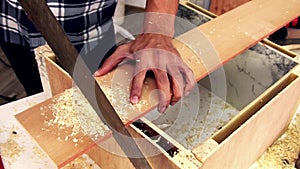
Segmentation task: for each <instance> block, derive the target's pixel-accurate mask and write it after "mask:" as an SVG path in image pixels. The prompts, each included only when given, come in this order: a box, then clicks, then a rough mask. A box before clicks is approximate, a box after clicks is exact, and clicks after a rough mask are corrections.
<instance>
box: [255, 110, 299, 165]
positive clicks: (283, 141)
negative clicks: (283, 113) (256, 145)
mask: <svg viewBox="0 0 300 169" xmlns="http://www.w3.org/2000/svg"><path fill="white" fill-rule="evenodd" d="M299 147H300V114H296V115H295V118H294V119H293V121H292V122H291V123H290V125H289V127H288V129H287V131H286V132H285V133H284V134H283V135H282V136H281V137H280V138H279V139H278V140H277V141H275V142H274V143H273V144H272V145H271V146H270V147H269V148H268V149H267V150H266V152H265V153H264V154H263V155H262V156H261V157H260V159H259V160H258V161H257V165H256V166H257V167H256V168H257V169H269V168H282V169H294V168H295V162H296V160H297V158H298V153H299Z"/></svg>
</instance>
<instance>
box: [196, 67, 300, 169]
mask: <svg viewBox="0 0 300 169" xmlns="http://www.w3.org/2000/svg"><path fill="white" fill-rule="evenodd" d="M286 76H288V78H287V80H285V82H286V83H287V84H286V85H287V86H286V87H285V88H284V89H283V90H282V91H280V92H279V93H278V94H277V95H276V96H275V97H274V98H273V99H272V100H271V101H269V102H268V103H267V104H266V105H265V106H264V107H262V108H261V109H260V110H259V111H257V112H256V113H255V114H254V115H253V116H252V117H250V118H249V119H248V120H247V121H246V122H245V123H244V124H242V125H241V126H240V127H239V128H238V129H237V130H235V131H234V132H233V133H232V134H230V135H229V136H228V137H226V138H225V139H224V140H218V139H217V138H216V137H213V139H214V140H216V141H217V142H218V143H219V146H218V148H216V149H214V151H213V152H211V155H210V156H208V157H207V159H206V160H205V161H204V162H203V165H202V167H201V168H224V169H226V168H228V169H229V168H249V167H250V166H251V165H252V164H253V162H255V160H257V158H258V157H259V156H260V155H261V154H262V153H263V152H264V151H265V149H267V148H268V147H269V146H270V145H271V144H272V143H273V142H274V141H275V140H276V139H277V138H278V137H279V136H280V135H281V134H282V133H283V132H284V130H285V129H286V127H287V126H288V124H289V122H290V121H291V119H292V117H293V114H294V112H295V109H296V108H297V105H298V104H299V101H300V89H299V86H300V77H299V76H300V67H299V66H298V67H296V68H295V69H294V70H293V71H292V73H289V74H288V75H286ZM289 82H290V83H289ZM279 85H281V84H279ZM254 109H255V107H254ZM195 149H197V148H195ZM224 154H230V156H229V155H227V156H224ZM232 157H238V158H232ZM216 161H222V163H216Z"/></svg>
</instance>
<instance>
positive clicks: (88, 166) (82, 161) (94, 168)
mask: <svg viewBox="0 0 300 169" xmlns="http://www.w3.org/2000/svg"><path fill="white" fill-rule="evenodd" d="M62 169H100V167H99V166H98V165H97V164H96V163H95V162H94V161H92V160H91V159H90V158H89V157H88V156H87V155H86V154H84V155H82V156H80V157H78V158H76V159H75V160H73V161H72V162H71V163H69V164H67V165H66V166H64V167H62Z"/></svg>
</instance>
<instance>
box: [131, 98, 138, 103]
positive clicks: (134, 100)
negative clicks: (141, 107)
mask: <svg viewBox="0 0 300 169" xmlns="http://www.w3.org/2000/svg"><path fill="white" fill-rule="evenodd" d="M137 102H139V97H137V96H133V97H132V98H131V103H133V104H136V103H137Z"/></svg>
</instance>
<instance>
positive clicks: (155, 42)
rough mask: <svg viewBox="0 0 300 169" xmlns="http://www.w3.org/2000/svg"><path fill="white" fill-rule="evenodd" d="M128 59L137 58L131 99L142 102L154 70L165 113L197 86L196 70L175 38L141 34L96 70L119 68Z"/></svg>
mask: <svg viewBox="0 0 300 169" xmlns="http://www.w3.org/2000/svg"><path fill="white" fill-rule="evenodd" d="M124 59H130V60H134V61H136V65H135V70H134V78H133V80H132V85H131V92H130V101H131V103H133V104H135V103H137V102H138V101H139V99H140V97H141V94H142V93H141V92H142V86H143V82H144V80H145V76H146V73H147V72H148V71H152V72H153V73H154V75H155V80H156V84H157V87H158V89H160V91H161V92H160V95H159V104H158V107H157V108H158V111H159V112H165V111H166V109H167V107H168V105H169V104H171V105H173V104H175V103H176V102H178V101H179V100H180V98H181V97H182V96H183V95H187V94H189V93H190V91H191V90H192V89H193V88H194V86H195V83H196V82H195V79H194V74H193V72H192V70H191V69H190V68H189V67H188V66H187V65H186V64H185V63H184V62H183V60H182V59H181V57H180V55H179V53H178V51H177V50H176V49H175V48H174V47H173V44H172V38H171V37H168V36H164V35H160V34H153V33H146V34H141V35H139V36H138V37H137V39H136V40H134V41H131V42H129V43H127V44H124V45H121V46H119V47H118V48H117V49H116V51H115V52H114V53H113V54H112V55H111V56H110V57H109V58H107V60H106V61H105V62H104V63H103V65H102V66H101V68H100V69H99V70H98V71H96V72H95V76H102V75H104V74H106V73H108V72H109V71H111V70H112V69H113V68H115V67H116V66H117V65H118V64H119V63H120V62H122V61H123V60H124Z"/></svg>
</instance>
